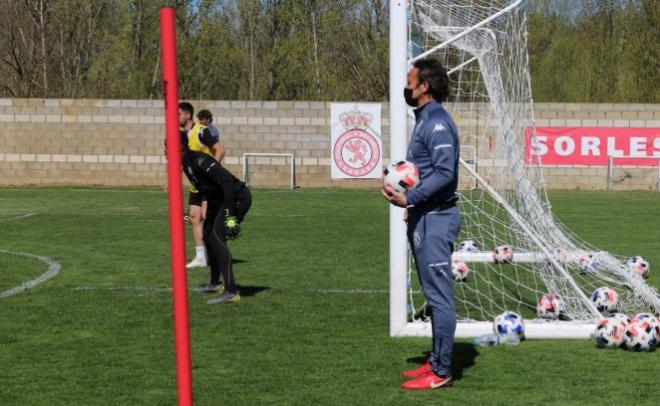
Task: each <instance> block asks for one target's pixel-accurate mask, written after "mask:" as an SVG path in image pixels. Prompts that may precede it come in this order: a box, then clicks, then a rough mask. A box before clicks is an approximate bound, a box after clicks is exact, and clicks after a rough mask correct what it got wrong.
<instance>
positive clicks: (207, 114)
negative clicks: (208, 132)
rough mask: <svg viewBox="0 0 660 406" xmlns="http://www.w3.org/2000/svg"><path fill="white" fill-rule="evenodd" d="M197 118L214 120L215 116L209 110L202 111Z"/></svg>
mask: <svg viewBox="0 0 660 406" xmlns="http://www.w3.org/2000/svg"><path fill="white" fill-rule="evenodd" d="M197 118H198V119H200V120H213V114H211V112H210V111H208V110H200V111H199V113H197Z"/></svg>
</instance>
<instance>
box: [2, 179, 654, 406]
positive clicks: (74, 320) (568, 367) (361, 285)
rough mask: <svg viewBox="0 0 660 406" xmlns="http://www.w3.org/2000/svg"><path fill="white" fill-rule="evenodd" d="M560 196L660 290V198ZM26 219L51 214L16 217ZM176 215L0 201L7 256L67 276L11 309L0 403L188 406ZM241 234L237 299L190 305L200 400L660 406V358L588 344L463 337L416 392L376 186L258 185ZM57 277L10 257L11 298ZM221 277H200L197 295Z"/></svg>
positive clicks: (121, 196) (8, 303)
mask: <svg viewBox="0 0 660 406" xmlns="http://www.w3.org/2000/svg"><path fill="white" fill-rule="evenodd" d="M551 199H552V203H553V208H554V211H555V213H556V214H557V216H558V217H559V218H560V219H561V220H562V221H563V222H564V223H565V224H566V225H567V226H568V227H569V228H571V229H572V230H573V231H575V232H576V233H578V235H580V236H581V237H583V238H584V239H586V240H587V241H589V242H591V243H594V244H595V245H596V246H598V247H600V248H603V249H607V250H610V251H612V252H614V253H616V254H620V255H633V254H636V255H642V256H644V257H645V258H647V259H648V260H649V261H650V262H651V264H652V268H653V267H655V268H656V269H652V270H651V276H650V278H649V282H650V283H651V284H653V285H655V286H660V231H659V230H660V205H659V204H658V202H659V198H658V195H657V194H653V193H597V192H554V193H552V194H551ZM28 213H37V214H36V215H34V216H31V217H24V218H20V219H13V218H15V217H17V216H20V215H23V214H28ZM166 219H167V216H166V197H165V195H164V194H163V193H162V192H159V191H157V190H142V189H122V190H110V189H70V188H69V189H65V188H53V189H0V227H1V230H2V232H1V234H0V235H1V236H0V249H6V250H9V251H12V252H17V253H30V254H33V255H40V256H48V257H51V258H53V259H55V260H56V261H58V262H59V263H61V265H62V270H61V272H60V273H59V274H58V275H57V276H55V277H54V278H53V279H50V280H48V281H46V282H44V283H43V284H41V285H39V286H37V287H36V288H34V289H33V290H30V291H27V292H24V293H21V294H18V295H15V296H12V297H8V298H4V299H0V325H1V327H0V362H1V367H0V404H2V405H171V404H175V403H176V390H175V388H176V387H175V374H174V351H173V327H172V302H171V292H169V291H168V290H167V288H168V286H169V284H170V270H169V255H168V247H169V237H168V226H167V223H166ZM243 230H244V232H243V237H242V238H241V239H240V240H238V241H236V242H234V243H232V250H233V254H234V258H235V260H236V264H235V271H236V276H237V280H238V282H239V284H240V285H242V287H243V300H242V301H241V303H240V304H239V305H224V306H217V305H216V306H209V305H207V304H206V303H205V300H206V299H207V298H208V296H207V295H205V294H200V293H194V292H191V294H190V311H191V320H190V325H191V339H192V360H193V383H194V392H195V400H196V404H199V405H219V404H223V405H225V404H226V405H232V404H242V405H262V404H297V405H316V404H318V405H328V404H341V405H345V404H369V405H371V404H373V405H379V404H396V405H402V404H411V405H412V404H448V403H451V404H466V405H473V404H488V405H491V404H506V405H511V404H525V405H528V404H540V403H546V404H547V403H549V404H561V405H566V404H576V405H583V404H603V403H604V402H607V403H608V404H617V403H618V402H629V401H634V403H635V404H657V399H655V398H656V392H657V391H656V390H655V389H656V388H657V382H658V379H660V378H658V377H659V376H660V353H659V352H657V351H656V352H654V353H641V354H638V353H628V352H624V351H620V350H616V351H608V350H598V349H596V348H595V347H594V346H593V345H592V344H591V343H590V342H589V341H588V340H564V341H552V340H538V341H535V340H528V341H526V342H523V343H521V345H519V346H516V347H496V348H489V349H482V348H475V347H474V346H473V345H472V344H471V343H470V342H469V341H467V340H461V341H458V342H457V343H456V347H455V354H454V355H455V360H454V365H455V368H456V371H455V374H456V376H457V378H458V380H457V382H456V383H455V385H454V387H453V388H451V389H447V390H442V391H434V392H418V393H410V392H404V391H402V390H401V389H400V388H399V385H400V383H401V382H402V380H401V378H400V376H399V373H400V371H401V370H403V369H407V368H410V367H414V366H416V365H417V363H419V362H421V361H422V359H423V356H424V352H425V351H426V350H428V349H429V344H430V340H429V339H417V338H415V339H413V338H405V339H393V338H390V337H389V336H388V294H387V289H388V267H387V262H388V259H387V249H388V245H387V241H388V237H387V206H386V205H385V204H384V202H383V201H382V199H381V198H380V196H379V194H378V193H377V192H376V191H348V190H298V191H295V192H289V191H285V190H255V191H254V205H253V208H252V211H251V212H250V214H249V215H248V219H247V220H246V222H245V224H244V227H243ZM188 251H189V252H191V251H192V246H191V244H189V245H188ZM45 269H46V265H45V264H44V263H42V262H40V261H38V260H35V259H32V258H28V257H20V256H16V255H11V254H0V291H5V290H7V289H10V288H12V287H13V286H16V285H17V284H19V283H21V282H23V281H25V280H29V279H32V278H34V277H36V276H37V275H39V274H41V273H42V272H44V271H45ZM207 277H208V274H207V271H206V270H200V269H196V270H191V271H189V272H188V282H189V285H190V286H191V287H194V286H196V285H198V284H200V283H203V282H206V280H207ZM356 289H360V290H364V291H366V292H362V293H350V292H348V291H350V290H356ZM342 291H343V292H342Z"/></svg>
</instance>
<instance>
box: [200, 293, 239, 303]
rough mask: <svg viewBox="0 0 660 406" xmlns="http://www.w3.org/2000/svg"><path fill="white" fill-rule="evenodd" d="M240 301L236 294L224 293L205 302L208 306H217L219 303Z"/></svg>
mask: <svg viewBox="0 0 660 406" xmlns="http://www.w3.org/2000/svg"><path fill="white" fill-rule="evenodd" d="M240 301H241V295H240V294H239V293H238V292H234V293H232V292H224V293H222V294H221V295H220V296H218V297H216V298H215V299H209V300H207V301H206V303H208V304H219V303H239V302H240Z"/></svg>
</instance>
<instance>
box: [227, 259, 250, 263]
mask: <svg viewBox="0 0 660 406" xmlns="http://www.w3.org/2000/svg"><path fill="white" fill-rule="evenodd" d="M244 262H248V261H246V260H244V259H238V258H232V259H231V263H232V264H242V263H244Z"/></svg>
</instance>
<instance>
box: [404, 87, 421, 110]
mask: <svg viewBox="0 0 660 406" xmlns="http://www.w3.org/2000/svg"><path fill="white" fill-rule="evenodd" d="M413 90H415V89H408V88H407V87H406V88H404V89H403V97H404V98H405V99H406V104H407V105H409V106H410V107H417V105H418V104H419V100H417V99H413V97H412V95H413Z"/></svg>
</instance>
